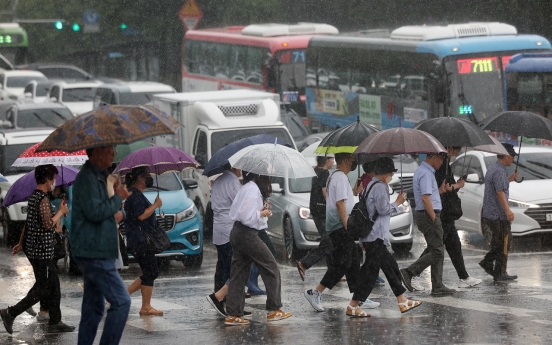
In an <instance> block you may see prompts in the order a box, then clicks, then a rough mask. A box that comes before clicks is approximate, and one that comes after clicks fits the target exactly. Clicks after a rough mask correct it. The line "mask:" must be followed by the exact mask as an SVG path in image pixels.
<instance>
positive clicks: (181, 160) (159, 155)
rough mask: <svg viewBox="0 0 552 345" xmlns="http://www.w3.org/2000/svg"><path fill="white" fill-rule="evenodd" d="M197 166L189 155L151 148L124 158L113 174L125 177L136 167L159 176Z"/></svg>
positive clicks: (171, 148) (174, 149)
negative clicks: (143, 168)
mask: <svg viewBox="0 0 552 345" xmlns="http://www.w3.org/2000/svg"><path fill="white" fill-rule="evenodd" d="M198 165H199V164H198V163H197V162H196V160H195V159H193V158H192V156H190V155H189V154H187V153H186V152H184V151H181V150H179V149H176V148H174V147H165V146H151V147H144V148H143V149H139V150H136V151H134V152H132V153H130V154H129V155H128V156H126V157H125V158H124V159H123V160H122V161H121V163H119V165H118V166H117V169H115V171H113V173H117V174H119V175H126V174H128V173H129V172H131V171H132V169H133V168H137V167H148V170H149V172H150V174H156V175H161V174H164V173H169V172H178V171H182V170H184V169H188V168H195V167H197V166H198Z"/></svg>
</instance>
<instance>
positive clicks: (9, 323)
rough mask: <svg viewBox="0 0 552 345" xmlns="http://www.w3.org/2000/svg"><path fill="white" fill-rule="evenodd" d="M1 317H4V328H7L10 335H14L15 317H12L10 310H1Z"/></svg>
mask: <svg viewBox="0 0 552 345" xmlns="http://www.w3.org/2000/svg"><path fill="white" fill-rule="evenodd" d="M0 316H1V317H2V322H3V323H4V327H5V328H6V331H7V332H8V333H9V334H12V333H13V320H15V317H13V316H11V314H10V312H9V311H8V309H0Z"/></svg>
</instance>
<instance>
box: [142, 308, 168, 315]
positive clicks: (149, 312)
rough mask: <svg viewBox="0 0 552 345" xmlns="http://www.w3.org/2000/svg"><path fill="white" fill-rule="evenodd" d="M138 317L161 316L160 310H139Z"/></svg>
mask: <svg viewBox="0 0 552 345" xmlns="http://www.w3.org/2000/svg"><path fill="white" fill-rule="evenodd" d="M140 316H163V311H162V310H157V309H155V308H154V307H150V308H149V309H140Z"/></svg>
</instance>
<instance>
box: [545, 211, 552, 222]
mask: <svg viewBox="0 0 552 345" xmlns="http://www.w3.org/2000/svg"><path fill="white" fill-rule="evenodd" d="M546 221H547V222H552V213H547V214H546Z"/></svg>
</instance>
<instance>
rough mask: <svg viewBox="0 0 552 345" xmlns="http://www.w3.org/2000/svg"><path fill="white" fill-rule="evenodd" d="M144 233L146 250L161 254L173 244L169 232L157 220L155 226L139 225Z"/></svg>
mask: <svg viewBox="0 0 552 345" xmlns="http://www.w3.org/2000/svg"><path fill="white" fill-rule="evenodd" d="M138 228H139V229H140V231H142V234H143V235H144V238H145V239H146V241H145V248H144V249H145V250H146V251H148V252H150V253H153V254H161V253H163V252H164V251H165V250H167V249H169V248H170V246H171V241H170V240H169V236H167V233H166V232H165V230H163V228H161V226H159V224H158V223H157V222H155V228H151V227H149V226H139V227H138Z"/></svg>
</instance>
